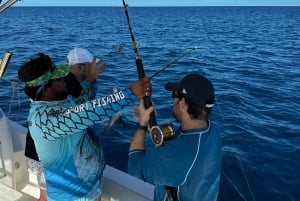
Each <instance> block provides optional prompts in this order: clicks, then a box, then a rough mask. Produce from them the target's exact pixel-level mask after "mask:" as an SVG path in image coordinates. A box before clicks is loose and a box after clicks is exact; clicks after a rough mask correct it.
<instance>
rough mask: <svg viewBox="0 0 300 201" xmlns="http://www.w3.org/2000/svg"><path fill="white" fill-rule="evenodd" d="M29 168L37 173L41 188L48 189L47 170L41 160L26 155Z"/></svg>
mask: <svg viewBox="0 0 300 201" xmlns="http://www.w3.org/2000/svg"><path fill="white" fill-rule="evenodd" d="M26 162H27V166H28V169H29V171H30V172H31V173H33V174H35V175H36V178H37V182H38V185H39V187H40V189H43V190H46V180H45V171H44V168H43V166H42V164H41V162H40V161H36V160H33V159H31V158H27V157H26Z"/></svg>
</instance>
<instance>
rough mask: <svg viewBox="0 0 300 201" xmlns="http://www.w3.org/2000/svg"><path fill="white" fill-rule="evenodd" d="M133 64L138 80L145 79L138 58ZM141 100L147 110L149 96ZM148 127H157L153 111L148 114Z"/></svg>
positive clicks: (149, 100) (150, 103)
mask: <svg viewBox="0 0 300 201" xmlns="http://www.w3.org/2000/svg"><path fill="white" fill-rule="evenodd" d="M135 62H136V67H137V72H138V75H139V79H141V78H143V77H145V71H144V67H143V62H142V60H141V59H139V58H138V59H136V60H135ZM143 100H144V106H145V108H146V109H148V108H149V107H151V106H152V101H151V98H150V96H144V97H143ZM149 125H150V127H152V126H155V125H157V122H156V117H155V113H154V111H153V112H151V114H150V119H149Z"/></svg>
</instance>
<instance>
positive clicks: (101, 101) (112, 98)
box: [47, 91, 125, 117]
mask: <svg viewBox="0 0 300 201" xmlns="http://www.w3.org/2000/svg"><path fill="white" fill-rule="evenodd" d="M122 99H125V95H124V93H123V91H119V92H116V93H113V94H110V95H109V96H104V97H101V98H97V99H94V100H91V101H88V102H85V103H82V104H80V105H75V106H73V107H69V108H68V109H66V110H54V109H51V110H50V111H49V112H48V113H47V114H48V115H49V116H55V117H59V116H60V115H63V114H67V115H68V114H70V113H78V112H84V111H91V110H94V109H95V108H96V107H102V106H105V105H107V104H111V103H114V102H118V101H120V100H122ZM90 107H92V108H93V109H90Z"/></svg>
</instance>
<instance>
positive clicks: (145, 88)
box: [130, 77, 152, 98]
mask: <svg viewBox="0 0 300 201" xmlns="http://www.w3.org/2000/svg"><path fill="white" fill-rule="evenodd" d="M130 89H131V91H132V92H133V93H134V95H135V96H136V97H137V98H143V97H144V96H151V94H152V88H151V83H150V79H149V78H148V77H143V78H141V79H139V80H137V81H135V82H134V83H132V84H131V85H130Z"/></svg>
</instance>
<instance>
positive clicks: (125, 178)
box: [0, 108, 154, 201]
mask: <svg viewBox="0 0 300 201" xmlns="http://www.w3.org/2000/svg"><path fill="white" fill-rule="evenodd" d="M0 128H1V133H0V162H1V165H0V200H1V201H15V200H18V201H32V200H37V199H38V197H39V188H38V185H37V181H36V176H35V175H33V174H32V173H30V172H28V168H27V164H26V159H25V156H24V149H25V140H26V133H27V128H25V127H24V126H22V125H20V124H18V123H16V122H14V121H12V120H10V119H8V118H7V116H6V115H5V113H4V112H3V111H2V109H1V108H0ZM153 193H154V187H153V185H151V184H149V183H146V182H144V181H142V180H139V179H137V178H135V177H133V176H131V175H129V174H127V173H125V172H122V171H120V170H118V169H116V168H114V167H112V166H109V165H107V166H106V168H105V170H104V175H103V192H102V196H101V200H102V201H133V200H138V201H149V200H153Z"/></svg>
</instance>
